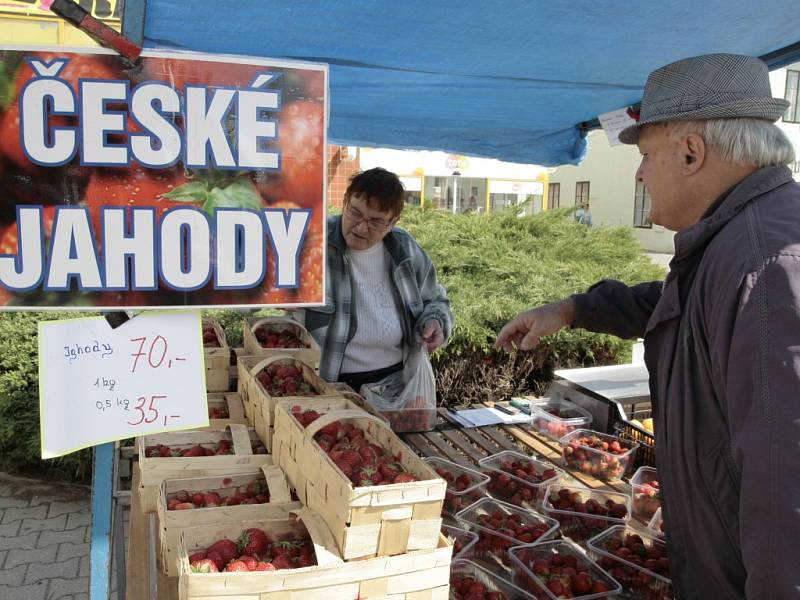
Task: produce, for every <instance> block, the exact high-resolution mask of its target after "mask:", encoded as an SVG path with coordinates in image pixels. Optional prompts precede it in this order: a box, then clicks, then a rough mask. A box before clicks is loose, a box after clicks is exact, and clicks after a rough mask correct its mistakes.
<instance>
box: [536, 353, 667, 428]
mask: <svg viewBox="0 0 800 600" xmlns="http://www.w3.org/2000/svg"><path fill="white" fill-rule="evenodd" d="M555 375H556V376H557V377H559V379H554V380H553V382H552V383H551V384H550V387H549V388H548V390H547V393H546V394H545V396H547V397H550V398H564V399H566V400H569V401H570V402H572V403H574V404H577V405H578V406H580V407H581V408H584V409H586V410H587V411H589V412H590V413H591V415H592V418H593V421H592V429H595V430H597V431H603V432H607V433H612V432H613V430H614V428H615V426H616V425H617V424H618V423H619V422H620V421H630V420H632V419H638V420H641V419H645V418H648V417H650V416H651V407H650V386H649V384H648V373H647V367H645V365H644V364H636V363H634V364H627V365H611V366H607V367H589V368H585V369H560V370H558V371H555Z"/></svg>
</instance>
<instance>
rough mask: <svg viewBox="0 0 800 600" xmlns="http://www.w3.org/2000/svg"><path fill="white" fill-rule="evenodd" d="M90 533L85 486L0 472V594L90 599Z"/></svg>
mask: <svg viewBox="0 0 800 600" xmlns="http://www.w3.org/2000/svg"><path fill="white" fill-rule="evenodd" d="M90 539H91V492H90V490H89V488H88V487H85V486H77V485H68V484H62V483H57V482H49V481H48V482H44V481H37V480H31V479H23V478H18V477H12V476H10V475H6V474H3V473H0V598H2V600H89V542H90ZM113 583H114V582H113V579H112V586H113ZM113 587H115V586H113ZM115 595H116V594H114V596H115Z"/></svg>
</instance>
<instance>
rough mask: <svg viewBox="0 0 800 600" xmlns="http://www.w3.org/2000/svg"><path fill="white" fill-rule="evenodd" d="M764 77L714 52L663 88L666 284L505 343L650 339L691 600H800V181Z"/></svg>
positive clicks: (599, 295) (596, 292)
mask: <svg viewBox="0 0 800 600" xmlns="http://www.w3.org/2000/svg"><path fill="white" fill-rule="evenodd" d="M787 105H788V103H787V102H785V101H784V100H781V99H777V98H772V97H771V93H770V87H769V78H768V72H767V67H766V65H765V64H764V63H763V62H761V61H759V60H757V59H754V58H751V57H747V56H737V55H730V54H713V55H708V56H700V57H695V58H689V59H686V60H681V61H678V62H675V63H673V64H670V65H667V66H665V67H663V68H661V69H658V70H656V71H654V72H653V73H652V74H651V75H650V77H649V78H648V80H647V84H646V86H645V91H644V96H643V99H642V105H641V117H640V120H639V122H638V124H636V125H633V126H631V127H628V128H627V129H625V130H624V131H623V132H622V133H621V135H620V140H621V141H622V142H624V143H627V144H638V146H639V151H640V153H641V155H642V161H641V165H640V167H639V170H638V171H637V173H636V177H637V178H638V179H639V180H641V181H643V182H644V183H645V185H646V186H647V188H648V189H649V191H650V195H651V198H652V212H651V219H652V221H653V222H654V223H657V224H659V225H663V226H665V227H667V228H669V229H671V230H674V231H676V232H677V234H676V236H675V257H674V258H673V260H672V262H671V263H670V272H669V275H668V276H667V278H666V280H665V281H664V282H661V281H656V282H650V283H642V284H639V285H635V286H633V287H628V286H626V285H623V284H622V283H620V282H617V281H609V280H606V281H601V282H599V283H597V284H595V285H594V286H592V287H591V288H590V289H589V290H588V291H587V292H586V293H583V294H576V295H574V296H572V297H570V298H568V299H566V300H564V301H561V302H557V303H554V304H549V305H546V306H542V307H539V308H535V309H532V310H529V311H527V312H524V313H522V314H520V315H518V316H517V317H516V318H514V319H513V320H512V321H511V322H509V323H508V324H507V325H506V326H505V327H504V328H503V329H502V330H501V331H500V334H499V335H498V338H497V345H498V346H502V347H505V348H506V349H511V348H512V347H513V346H514V345H516V346H518V347H519V348H521V349H523V350H527V349H529V348H532V347H533V346H534V345H536V343H537V342H538V340H539V338H540V337H541V336H542V335H547V334H550V333H553V332H555V331H557V330H558V329H560V328H561V327H565V326H572V327H582V328H585V329H589V330H592V331H598V332H606V333H611V334H614V335H617V336H620V337H644V340H645V361H646V363H647V368H648V370H649V373H650V392H651V397H652V402H653V412H654V420H655V430H656V456H657V458H656V460H657V466H658V475H659V481H660V483H661V485H662V490H663V494H662V511H663V516H664V525H665V529H666V535H667V539H668V541H669V545H670V566H671V573H672V577H673V584H674V586H675V592H676V596H677V598H680V599H681V600H687V599H697V600H710V599H712V598H713V599H714V600H727V599H739V598H745V597H746V598H749V599H752V600H761V599H765V600H766V599H768V598H769V599H773V600H774V599H778V598H798V596H800V592H798V588H797V586H798V585H800V513H798V509H800V446H799V445H798V442H799V441H800V185H798V184H797V183H795V182H794V181H793V180H792V176H791V173H790V171H789V169H788V168H787V167H786V166H785V165H786V164H788V163H790V162H792V161H793V160H794V151H793V149H792V146H791V144H790V142H789V141H788V140H787V139H786V137H785V136H784V135H783V133H782V132H781V131H780V129H778V128H777V127H776V126H775V125H774V124H773V122H774V121H776V120H777V119H779V118H780V116H781V115H782V114H783V112H784V110H785V109H786V107H787Z"/></svg>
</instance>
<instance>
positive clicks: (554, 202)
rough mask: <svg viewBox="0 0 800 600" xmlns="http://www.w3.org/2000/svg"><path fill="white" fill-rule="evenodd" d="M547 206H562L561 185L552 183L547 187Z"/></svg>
mask: <svg viewBox="0 0 800 600" xmlns="http://www.w3.org/2000/svg"><path fill="white" fill-rule="evenodd" d="M547 204H548V206H549V207H550V208H558V207H559V206H561V184H560V183H551V184H549V185H548V186H547Z"/></svg>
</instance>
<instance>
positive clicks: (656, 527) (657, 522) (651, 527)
mask: <svg viewBox="0 0 800 600" xmlns="http://www.w3.org/2000/svg"><path fill="white" fill-rule="evenodd" d="M647 530H648V531H649V532H650V533H652V534H653V535H654V536H656V537H658V538H662V539H663V537H664V519H663V518H661V507H660V506H659V507H658V510H657V511H656V512H655V514H654V515H653V518H652V519H650V522H649V523H648V524H647Z"/></svg>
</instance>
